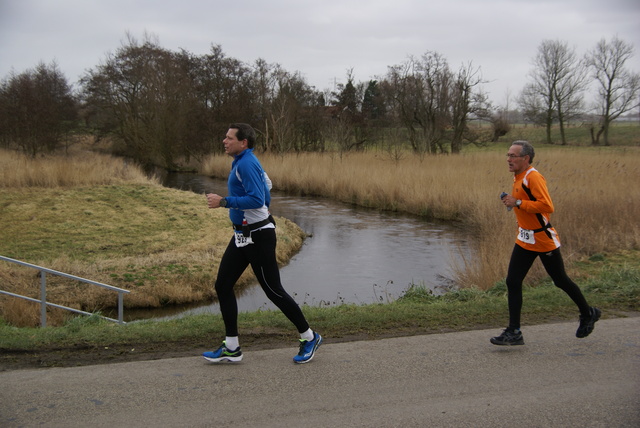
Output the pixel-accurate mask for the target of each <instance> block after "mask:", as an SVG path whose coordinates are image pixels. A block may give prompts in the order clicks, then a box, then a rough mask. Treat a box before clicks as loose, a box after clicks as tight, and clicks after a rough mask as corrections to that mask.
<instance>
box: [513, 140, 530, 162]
mask: <svg viewBox="0 0 640 428" xmlns="http://www.w3.org/2000/svg"><path fill="white" fill-rule="evenodd" d="M511 145H512V146H520V147H522V150H520V156H529V163H530V164H531V163H533V157H534V156H535V155H536V151H535V150H534V149H533V146H532V145H531V143H530V142H528V141H525V140H517V141H514V142H513V143H511Z"/></svg>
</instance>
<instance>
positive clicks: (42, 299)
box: [40, 270, 47, 327]
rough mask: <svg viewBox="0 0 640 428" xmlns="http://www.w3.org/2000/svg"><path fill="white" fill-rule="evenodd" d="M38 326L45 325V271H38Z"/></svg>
mask: <svg viewBox="0 0 640 428" xmlns="http://www.w3.org/2000/svg"><path fill="white" fill-rule="evenodd" d="M40 326H41V327H46V326H47V273H46V272H45V271H43V270H41V271H40Z"/></svg>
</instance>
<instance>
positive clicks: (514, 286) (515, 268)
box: [507, 244, 589, 328]
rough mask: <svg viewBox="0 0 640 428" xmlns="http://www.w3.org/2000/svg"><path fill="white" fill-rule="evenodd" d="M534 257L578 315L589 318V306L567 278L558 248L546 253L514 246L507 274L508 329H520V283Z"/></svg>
mask: <svg viewBox="0 0 640 428" xmlns="http://www.w3.org/2000/svg"><path fill="white" fill-rule="evenodd" d="M536 257H540V260H541V261H542V265H543V266H544V269H545V270H546V271H547V273H548V274H549V276H550V277H551V279H552V280H553V283H554V284H555V285H556V287H558V288H560V289H561V290H563V291H564V292H565V293H567V295H568V296H569V297H570V298H571V300H573V302H574V303H575V304H576V306H578V309H580V313H581V314H582V315H585V316H589V304H588V303H587V300H586V299H585V298H584V295H583V294H582V291H580V288H579V287H578V286H577V285H576V284H575V283H574V282H573V281H572V280H571V278H569V276H568V275H567V273H566V271H565V268H564V261H563V259H562V254H561V253H560V248H556V249H555V250H553V251H551V252H547V253H538V252H535V251H529V250H525V249H524V248H522V247H521V246H519V245H518V244H515V246H514V248H513V252H512V253H511V260H510V262H509V270H508V272H507V290H508V292H509V293H508V294H509V295H508V301H509V327H511V328H520V315H521V312H522V282H523V281H524V278H525V277H526V276H527V273H528V272H529V270H530V269H531V266H532V265H533V262H534V261H535V259H536Z"/></svg>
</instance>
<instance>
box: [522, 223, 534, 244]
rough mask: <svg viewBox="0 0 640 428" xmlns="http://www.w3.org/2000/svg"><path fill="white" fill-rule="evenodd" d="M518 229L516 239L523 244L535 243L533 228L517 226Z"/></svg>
mask: <svg viewBox="0 0 640 428" xmlns="http://www.w3.org/2000/svg"><path fill="white" fill-rule="evenodd" d="M518 229H520V230H519V232H518V240H520V241H522V242H524V243H525V244H535V243H536V238H535V233H533V230H528V229H523V228H521V227H519V228H518Z"/></svg>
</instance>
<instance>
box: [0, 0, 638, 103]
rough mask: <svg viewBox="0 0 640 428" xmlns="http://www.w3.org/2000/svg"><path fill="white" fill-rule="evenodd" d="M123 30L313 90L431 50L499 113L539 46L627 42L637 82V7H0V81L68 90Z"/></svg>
mask: <svg viewBox="0 0 640 428" xmlns="http://www.w3.org/2000/svg"><path fill="white" fill-rule="evenodd" d="M127 32H128V33H130V34H131V35H132V36H133V37H135V38H136V39H138V40H142V39H143V38H144V34H145V32H146V33H148V34H151V35H152V36H154V37H155V38H157V40H158V42H159V44H160V45H161V46H162V47H164V48H166V49H170V50H178V49H185V50H187V51H189V52H191V53H194V54H198V55H201V54H205V53H207V52H208V51H209V50H210V47H211V45H212V44H219V45H221V46H222V49H223V51H224V52H225V54H226V55H228V56H230V57H233V58H236V59H238V60H240V61H243V62H245V63H252V62H253V61H255V60H256V59H257V58H263V59H264V60H266V61H267V62H269V63H279V64H281V65H282V66H283V67H284V68H285V69H286V70H288V71H292V72H293V71H299V72H301V73H302V75H303V76H305V77H306V79H307V82H308V83H309V84H311V85H313V86H315V87H316V88H317V89H320V90H323V89H326V88H332V87H333V84H334V82H335V81H337V82H344V81H345V76H346V73H347V70H349V69H353V74H354V76H355V80H356V81H366V80H369V79H371V78H375V77H376V76H383V75H384V74H385V73H386V72H387V67H388V66H391V65H395V64H400V63H402V62H404V61H405V60H406V59H407V58H408V56H409V55H413V56H420V55H422V54H423V53H425V52H427V51H435V52H438V53H440V54H441V55H443V56H444V57H445V58H446V59H447V60H448V62H449V65H450V66H451V68H452V69H457V68H458V67H460V66H461V65H462V64H467V63H469V62H471V63H472V64H473V65H474V66H476V67H480V69H481V72H482V77H483V78H484V79H485V80H487V81H489V83H487V84H485V85H484V90H485V91H486V92H488V93H489V95H490V97H491V99H492V100H493V101H494V102H495V103H497V104H501V105H504V104H505V103H506V99H507V95H509V96H510V97H511V98H513V97H514V96H515V95H517V94H518V93H519V92H520V90H521V89H522V87H523V86H524V84H525V83H526V81H527V73H528V72H529V70H530V69H531V60H532V59H533V57H534V56H535V54H536V52H537V48H538V46H539V45H540V44H541V43H542V41H543V40H547V39H551V40H561V41H564V42H567V43H568V44H569V46H570V47H573V48H575V49H576V51H577V52H578V53H579V54H580V55H582V54H584V53H586V52H587V51H588V50H590V49H592V48H593V47H594V46H595V44H596V43H597V42H598V41H599V40H600V39H602V38H606V39H607V40H610V39H611V38H612V37H613V36H616V35H617V36H618V37H619V38H621V39H623V40H625V41H627V42H630V43H633V44H634V46H635V49H636V54H635V56H634V58H633V61H631V62H630V63H629V66H630V68H631V69H632V70H635V71H638V72H640V1H639V0H448V1H437V2H436V1H432V0H367V1H364V0H361V1H356V0H234V1H230V0H225V1H219V0H170V1H169V0H0V78H4V77H6V76H7V75H8V74H9V73H10V71H11V70H14V71H15V72H18V73H20V72H23V71H25V70H27V69H30V68H34V67H35V66H36V65H37V64H38V63H39V62H41V61H42V62H45V63H47V64H48V63H50V62H51V61H54V60H55V61H56V62H57V64H58V66H59V68H60V69H61V70H62V72H63V73H64V74H65V75H66V76H67V78H68V80H69V82H70V83H75V82H77V80H78V79H79V77H80V76H81V75H82V74H83V73H84V72H85V70H87V69H89V68H93V67H95V66H96V65H98V64H99V63H100V61H102V60H104V58H105V56H106V54H107V53H108V52H114V51H115V50H116V49H117V48H118V47H119V46H121V45H122V43H123V42H124V41H125V39H126V34H127ZM511 101H513V100H511Z"/></svg>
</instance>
